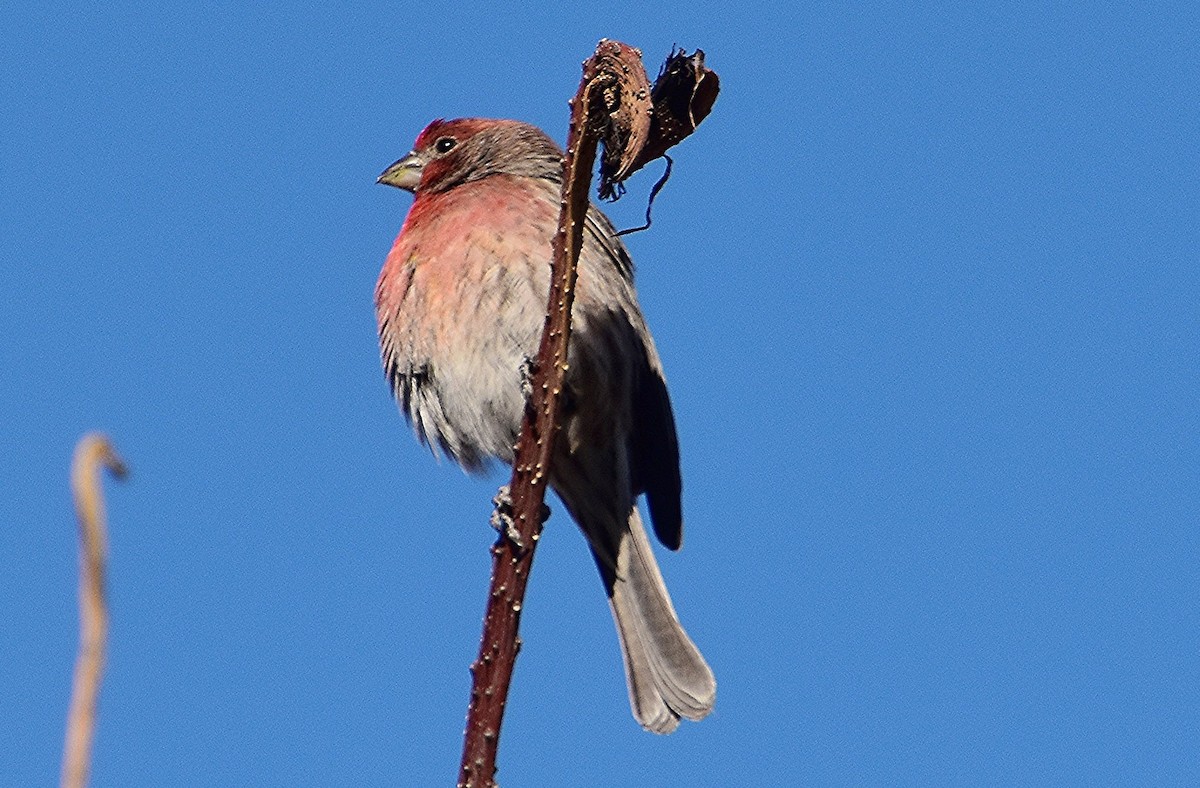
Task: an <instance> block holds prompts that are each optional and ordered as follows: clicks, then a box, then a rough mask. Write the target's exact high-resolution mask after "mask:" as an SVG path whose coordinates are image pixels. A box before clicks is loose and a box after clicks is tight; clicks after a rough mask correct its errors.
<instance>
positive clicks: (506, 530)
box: [488, 484, 550, 552]
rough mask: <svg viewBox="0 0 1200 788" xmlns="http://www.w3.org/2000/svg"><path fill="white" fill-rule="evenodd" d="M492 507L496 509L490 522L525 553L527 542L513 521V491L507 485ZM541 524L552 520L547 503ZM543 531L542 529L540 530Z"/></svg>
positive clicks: (500, 491) (493, 501) (500, 490)
mask: <svg viewBox="0 0 1200 788" xmlns="http://www.w3.org/2000/svg"><path fill="white" fill-rule="evenodd" d="M492 505H493V506H495V507H496V508H495V509H493V510H492V516H491V517H490V518H488V522H489V523H490V524H491V526H492V527H493V528H495V529H496V531H497V532H499V534H500V535H501V536H503V537H504V538H505V539H507V540H508V541H509V542H511V543H512V546H513V547H515V548H517V550H518V551H521V552H524V551H525V540H524V539H522V538H521V532H520V531H518V530H517V522H516V520H514V519H513V512H512V490H510V489H509V486H508V485H507V484H505V485H502V486H501V487H500V489H499V490H497V491H496V497H494V498H492ZM539 514H541V522H543V523H544V522H546V520H548V519H550V507H549V506H547V505H546V504H545V503H543V504H542V509H541V512H539ZM538 531H541V528H540V527H539V528H538ZM533 539H534V541H537V532H535V533H534V536H533Z"/></svg>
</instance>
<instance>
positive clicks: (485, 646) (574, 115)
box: [458, 40, 716, 788]
mask: <svg viewBox="0 0 1200 788" xmlns="http://www.w3.org/2000/svg"><path fill="white" fill-rule="evenodd" d="M679 57H684V56H683V55H682V53H680V54H679V55H674V56H673V57H672V60H669V61H668V66H669V65H670V63H671V62H672V61H674V60H675V59H676V58H679ZM696 58H698V60H699V64H700V69H701V72H702V75H703V74H712V72H709V71H707V70H706V69H703V54H702V53H699V52H698V53H697V55H696ZM684 59H688V58H686V57H684ZM688 60H690V59H688ZM667 70H668V69H667V68H664V73H666V72H667ZM715 79H716V76H715V74H713V75H712V80H713V81H712V82H711V83H709V84H710V87H711V99H709V100H708V101H707V106H706V107H704V108H703V110H702V111H693V110H691V109H688V108H690V107H692V100H691V98H687V99H685V100H684V101H683V104H682V106H684V107H685V109H687V112H686V114H687V116H688V117H689V118H691V119H692V120H691V129H694V128H695V124H696V123H699V121H700V119H702V118H703V117H704V115H706V114H708V109H709V108H711V106H712V100H715V98H716V83H715ZM659 81H660V82H661V81H662V77H661V75H660V80H659ZM657 88H658V86H657V85H656V87H655V90H657ZM688 90H689V95H693V94H695V92H696V91H695V89H694V88H688ZM705 96H706V97H707V96H709V93H708V92H706V93H705ZM677 99H678V90H677V89H674V90H665V92H664V94H663V101H664V102H666V101H668V100H670V101H673V102H675V103H676V104H678V103H679V102H678V100H677ZM658 102H659V98H658V97H657V96H656V97H655V99H654V104H653V105H652V102H651V88H650V83H649V80H648V79H647V77H646V71H645V68H644V67H643V66H642V62H641V53H640V52H639V51H638V50H636V49H634V48H632V47H629V46H627V45H625V44H621V43H618V42H610V41H607V40H602V41H601V42H600V43H599V45H598V46H597V47H596V52H595V54H593V55H592V57H590V58H589V59H588V60H586V61H585V62H584V64H583V78H582V80H581V81H580V84H579V90H578V92H577V93H576V94H575V98H574V99H572V100H571V102H570V106H571V123H570V127H569V130H568V133H567V152H566V157H565V158H564V160H563V185H562V203H561V208H560V210H561V212H560V214H559V222H558V232H557V233H556V234H555V236H554V244H553V262H552V267H551V273H550V295H549V301H548V305H547V315H546V323H545V327H544V329H543V332H542V339H541V344H540V345H539V347H538V354H537V359H536V360H535V361H534V364H533V370H532V380H531V391H530V395H529V401H528V402H527V403H526V407H525V416H524V419H523V421H522V424H521V437H520V439H519V440H518V443H517V450H516V457H515V459H514V461H513V474H512V480H511V482H510V483H509V490H510V493H511V496H512V517H513V521H514V526H515V528H516V532H517V536H516V539H511V538H508V537H507V536H506V535H505V534H504V533H503V532H502V533H501V536H500V538H499V539H497V541H496V543H495V545H493V546H492V559H493V562H492V581H491V591H490V594H489V596H488V605H487V612H486V614H485V616H484V624H483V637H482V639H481V641H480V644H479V656H478V658H477V659H476V660H475V662H474V663H473V664H472V665H471V673H472V675H473V677H474V683H473V686H472V689H471V702H470V705H469V706H468V708H467V727H466V731H465V734H464V740H463V754H462V763H461V765H460V768H459V777H458V785H459V786H462V787H463V788H490V787H491V786H494V785H495V773H496V752H497V750H498V748H499V744H500V725H501V723H502V722H503V719H504V706H505V703H506V701H507V698H508V687H509V684H510V682H511V680H512V670H513V665H514V663H515V661H516V656H517V651H518V650H519V648H520V639H519V637H518V627H519V624H520V618H521V608H522V606H523V604H524V599H525V587H526V584H527V583H528V581H529V570H530V568H531V567H532V565H533V552H534V548H535V547H536V546H537V540H538V537H539V536H540V535H541V531H542V520H543V515H542V510H543V506H542V502H543V501H544V500H545V496H546V485H547V482H548V480H549V479H550V457H551V455H552V454H553V450H554V445H555V441H556V439H557V437H558V427H559V425H558V415H559V406H560V399H561V395H562V391H563V383H564V380H565V378H566V372H567V349H568V346H569V341H570V335H571V306H572V304H573V302H574V299H575V279H576V264H577V262H578V260H579V251H580V248H581V246H582V243H583V228H584V220H585V218H586V216H587V210H588V204H589V201H588V189H589V187H590V185H591V178H592V166H593V164H594V163H595V160H596V152H597V149H598V146H599V143H600V142H601V141H603V143H604V150H605V154H604V163H603V165H602V173H604V174H603V175H602V177H603V178H604V182H605V183H606V184H609V185H611V184H615V183H619V182H620V181H621V180H624V179H625V178H627V177H628V176H629V175H630V174H631V173H632V172H633V171H634V170H636V169H638V168H639V167H641V166H642V165H644V164H645V163H646V162H648V161H650V160H651V159H653V158H655V157H656V156H658V155H662V154H663V153H665V152H666V150H667V149H668V148H670V147H671V145H673V144H675V142H678V141H679V140H681V139H683V138H684V137H686V136H687V135H688V134H690V133H691V129H688V130H687V131H686V132H684V133H682V134H681V133H679V129H678V128H676V127H675V126H671V127H670V128H669V129H668V128H667V126H666V125H665V124H663V123H659V124H658V127H659V129H660V131H659V133H658V134H657V135H656V132H655V118H656V117H657V111H658ZM663 107H664V111H665V112H667V114H668V115H671V113H672V111H671V110H669V109H666V107H667V104H666V103H664V104H663ZM697 116H698V117H697ZM668 137H669V138H670V141H667V140H668ZM655 149H657V150H658V153H656V154H654V155H653V156H650V157H649V158H646V157H645V151H647V150H651V151H653V150H655Z"/></svg>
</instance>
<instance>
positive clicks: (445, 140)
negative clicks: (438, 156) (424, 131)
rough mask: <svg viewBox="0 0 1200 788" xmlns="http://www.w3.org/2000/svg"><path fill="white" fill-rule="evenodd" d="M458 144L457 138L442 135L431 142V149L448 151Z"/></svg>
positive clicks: (439, 151)
mask: <svg viewBox="0 0 1200 788" xmlns="http://www.w3.org/2000/svg"><path fill="white" fill-rule="evenodd" d="M457 144H458V140H456V139H454V138H453V137H442V138H441V139H440V140H438V141H437V142H435V143H433V149H434V150H436V151H437V152H438V153H449V152H450V150H451V149H452V148H453V147H454V146H455V145H457Z"/></svg>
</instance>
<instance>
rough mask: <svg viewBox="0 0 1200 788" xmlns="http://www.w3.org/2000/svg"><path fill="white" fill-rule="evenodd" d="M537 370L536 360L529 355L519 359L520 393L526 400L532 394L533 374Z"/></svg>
mask: <svg viewBox="0 0 1200 788" xmlns="http://www.w3.org/2000/svg"><path fill="white" fill-rule="evenodd" d="M536 370H537V362H536V361H534V360H533V359H532V358H531V357H529V356H525V357H524V358H522V359H521V394H523V395H524V397H525V399H526V401H528V400H529V398H530V397H532V396H533V374H534V372H535V371H536Z"/></svg>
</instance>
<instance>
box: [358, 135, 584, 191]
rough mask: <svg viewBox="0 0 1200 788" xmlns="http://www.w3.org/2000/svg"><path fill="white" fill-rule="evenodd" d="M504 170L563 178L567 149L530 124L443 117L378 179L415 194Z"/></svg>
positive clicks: (509, 172)
mask: <svg viewBox="0 0 1200 788" xmlns="http://www.w3.org/2000/svg"><path fill="white" fill-rule="evenodd" d="M501 174H504V175H518V176H525V177H531V178H547V179H550V180H559V179H560V178H561V177H562V151H560V150H559V148H558V146H557V145H555V144H554V141H553V140H551V139H550V138H549V137H548V136H546V134H545V132H543V131H542V130H541V129H539V128H537V127H536V126H531V125H529V124H528V123H522V122H520V121H516V120H491V119H488V118H459V119H457V120H441V119H438V120H435V121H434V122H433V123H430V124H429V125H428V126H426V127H425V130H424V131H422V132H421V133H420V135H419V136H418V137H417V141H416V142H415V143H414V144H413V149H412V150H411V151H410V152H409V154H408V155H407V156H405V157H404V158H402V159H400V160H399V161H397V162H395V163H394V164H392V165H391V166H390V167H388V168H387V169H386V170H384V171H383V173H382V174H381V175H380V176H379V179H378V181H377V182H378V183H383V184H387V185H388V186H395V187H396V188H398V189H405V190H407V191H410V192H413V193H422V192H439V191H445V190H447V189H450V188H453V187H454V186H457V185H459V184H462V183H466V182H468V181H474V180H479V179H480V178H486V177H488V176H490V175H501Z"/></svg>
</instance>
